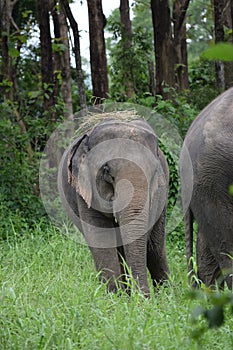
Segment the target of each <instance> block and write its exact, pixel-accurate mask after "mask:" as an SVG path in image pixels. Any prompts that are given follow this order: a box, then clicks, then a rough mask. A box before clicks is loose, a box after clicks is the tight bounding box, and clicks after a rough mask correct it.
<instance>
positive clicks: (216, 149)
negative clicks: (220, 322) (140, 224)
mask: <svg viewBox="0 0 233 350" xmlns="http://www.w3.org/2000/svg"><path fill="white" fill-rule="evenodd" d="M190 160H191V163H192V170H193V173H192V171H191V167H190ZM180 169H181V185H182V199H183V205H184V210H185V232H186V254H187V260H188V266H189V273H190V276H191V275H192V274H193V272H192V270H193V262H192V259H191V258H192V256H193V221H194V219H196V221H197V225H198V232H197V242H196V261H197V270H198V278H199V279H200V280H201V281H202V282H203V283H204V284H205V285H206V286H213V285H215V284H216V282H218V284H219V286H220V287H223V286H224V281H226V283H227V286H228V287H229V288H230V289H232V272H233V271H232V262H233V260H232V259H233V196H232V195H231V193H230V192H231V191H230V189H231V186H232V184H233V88H231V89H229V90H227V91H225V92H224V93H222V94H221V95H220V96H219V97H217V98H216V99H215V100H214V101H213V102H212V103H210V104H209V105H208V106H207V107H206V108H205V109H204V110H203V111H202V112H201V113H200V114H199V115H198V116H197V118H196V119H195V120H194V121H193V123H192V124H191V126H190V128H189V130H188V132H187V135H186V137H185V140H184V144H183V148H182V151H181V158H180Z"/></svg>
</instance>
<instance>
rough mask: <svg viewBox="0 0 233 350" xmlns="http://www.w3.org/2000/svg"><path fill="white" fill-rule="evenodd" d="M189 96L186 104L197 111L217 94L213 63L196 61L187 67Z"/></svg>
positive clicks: (201, 60)
mask: <svg viewBox="0 0 233 350" xmlns="http://www.w3.org/2000/svg"><path fill="white" fill-rule="evenodd" d="M189 82H190V95H189V96H188V100H187V102H188V103H190V104H192V105H193V106H194V107H195V108H196V109H197V110H198V111H201V110H202V109H203V108H204V107H206V106H207V105H208V104H209V103H210V102H211V101H212V100H213V99H214V98H215V97H216V96H217V95H218V94H219V93H220V91H219V90H218V89H217V88H216V81H215V65H214V62H211V61H207V60H203V59H198V60H196V61H193V62H190V65H189Z"/></svg>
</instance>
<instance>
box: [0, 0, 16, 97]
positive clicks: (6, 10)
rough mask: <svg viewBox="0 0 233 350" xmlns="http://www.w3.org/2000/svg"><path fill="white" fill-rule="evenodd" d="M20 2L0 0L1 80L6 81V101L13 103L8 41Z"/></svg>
mask: <svg viewBox="0 0 233 350" xmlns="http://www.w3.org/2000/svg"><path fill="white" fill-rule="evenodd" d="M17 2H18V0H0V14H1V16H0V33H1V51H2V64H1V72H0V79H1V81H4V80H5V81H6V82H7V84H6V88H3V96H4V98H5V99H9V100H11V101H13V99H14V97H13V96H14V91H13V80H12V75H11V57H10V55H9V51H8V41H9V36H10V29H11V25H12V22H14V21H13V18H12V11H13V8H14V6H15V4H16V3H17Z"/></svg>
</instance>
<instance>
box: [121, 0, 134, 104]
mask: <svg viewBox="0 0 233 350" xmlns="http://www.w3.org/2000/svg"><path fill="white" fill-rule="evenodd" d="M120 18H121V37H122V43H123V50H124V52H126V53H127V54H128V56H130V54H131V52H132V49H131V47H132V26H131V21H130V9H129V0H120ZM126 58H127V57H126ZM123 76H124V86H125V93H126V96H127V97H128V98H133V97H134V95H135V91H134V79H133V70H132V66H131V63H130V59H129V60H127V62H126V65H125V67H124V72H123Z"/></svg>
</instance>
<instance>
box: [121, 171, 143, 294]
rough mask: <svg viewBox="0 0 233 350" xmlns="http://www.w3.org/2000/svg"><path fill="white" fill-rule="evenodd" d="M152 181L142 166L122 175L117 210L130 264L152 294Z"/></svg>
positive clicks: (134, 273)
mask: <svg viewBox="0 0 233 350" xmlns="http://www.w3.org/2000/svg"><path fill="white" fill-rule="evenodd" d="M148 193H149V191H148V182H147V179H146V176H145V175H144V174H143V172H142V171H141V169H140V168H139V169H137V171H134V172H132V171H131V172H130V173H128V174H126V173H125V172H124V177H121V178H118V181H117V183H116V199H115V201H114V212H115V217H116V218H117V221H118V224H119V227H120V232H121V240H122V245H123V246H124V255H125V260H126V264H127V266H128V267H129V269H130V270H131V273H132V277H133V278H134V279H135V280H136V281H138V285H139V287H140V289H141V291H142V292H143V293H144V294H145V295H149V288H148V283H147V269H146V265H147V264H146V262H147V256H146V252H147V232H148V229H149V228H148V223H149V220H148V216H149V199H148Z"/></svg>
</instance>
